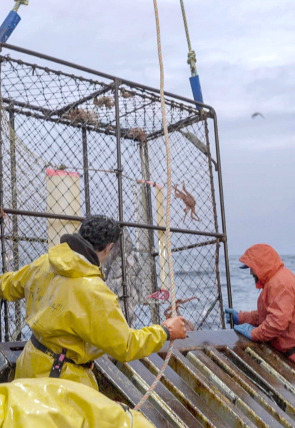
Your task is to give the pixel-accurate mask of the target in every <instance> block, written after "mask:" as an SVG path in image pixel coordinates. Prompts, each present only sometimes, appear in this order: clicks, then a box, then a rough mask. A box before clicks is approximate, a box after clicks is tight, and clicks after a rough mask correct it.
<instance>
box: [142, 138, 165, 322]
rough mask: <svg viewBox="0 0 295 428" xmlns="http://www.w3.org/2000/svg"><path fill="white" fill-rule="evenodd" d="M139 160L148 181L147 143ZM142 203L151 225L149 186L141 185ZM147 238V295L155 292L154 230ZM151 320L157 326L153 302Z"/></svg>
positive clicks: (156, 303) (144, 143) (155, 309)
mask: <svg viewBox="0 0 295 428" xmlns="http://www.w3.org/2000/svg"><path fill="white" fill-rule="evenodd" d="M139 148H140V159H141V172H142V176H143V179H144V180H145V181H150V180H151V176H150V168H149V152H148V145H147V141H143V142H140V145H139ZM142 202H143V210H144V216H145V219H144V221H145V222H146V223H147V224H150V225H152V224H153V212H152V197H151V187H150V185H149V184H143V192H142ZM146 237H147V241H148V281H149V282H150V284H149V287H150V289H149V290H147V291H148V294H152V293H153V292H155V291H156V290H157V270H156V264H155V259H154V258H153V257H152V256H151V254H154V253H155V241H154V230H152V229H148V230H147V231H146V233H145V234H144V238H146ZM150 311H151V320H152V323H154V324H158V323H159V322H160V313H159V303H158V302H157V301H154V302H152V303H150Z"/></svg>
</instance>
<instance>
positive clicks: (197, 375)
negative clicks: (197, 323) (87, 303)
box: [0, 330, 295, 428]
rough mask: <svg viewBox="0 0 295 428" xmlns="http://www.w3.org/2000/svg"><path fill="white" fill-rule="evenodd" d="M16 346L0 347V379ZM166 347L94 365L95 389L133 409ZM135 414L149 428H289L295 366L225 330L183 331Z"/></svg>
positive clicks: (294, 412)
mask: <svg viewBox="0 0 295 428" xmlns="http://www.w3.org/2000/svg"><path fill="white" fill-rule="evenodd" d="M24 344H25V343H24V342H13V343H12V342H11V343H1V345H0V363H1V367H0V368H1V370H0V381H1V382H6V381H7V380H9V377H10V376H11V369H13V367H14V365H15V362H16V359H17V357H18V355H19V353H20V352H21V350H22V348H23V346H24ZM167 350H168V346H165V347H164V348H162V349H161V351H160V352H158V353H157V354H152V355H151V356H150V357H149V358H145V359H142V360H136V361H132V362H130V363H124V364H122V363H118V362H116V361H114V360H112V359H111V358H110V357H107V356H103V357H102V358H99V359H98V360H96V361H95V367H94V373H95V375H96V377H97V380H98V383H99V386H100V391H101V392H103V393H104V394H106V395H107V396H108V397H110V398H112V399H114V400H119V401H122V402H125V403H126V404H127V405H129V406H130V407H134V406H135V405H136V404H137V403H138V402H139V400H140V399H141V397H142V395H143V394H144V392H145V391H146V389H147V388H148V385H151V383H152V382H153V380H154V377H155V375H156V374H157V372H158V371H159V370H160V369H161V367H162V365H163V359H164V358H165V355H166V352H167ZM141 411H142V412H143V413H144V414H145V415H146V417H147V418H148V419H150V420H151V421H152V422H153V423H154V424H155V426H156V427H157V428H166V427H167V428H168V427H175V428H176V427H193V428H197V427H201V426H202V427H218V428H219V427H220V428H221V427H229V426H230V427H272V428H273V427H281V426H282V427H294V426H295V364H293V363H292V362H291V361H290V360H288V359H286V358H285V357H284V356H283V355H282V354H281V353H279V352H277V351H275V350H274V349H272V348H271V347H269V346H268V345H266V344H258V343H253V342H250V341H248V340H247V339H246V338H244V337H242V336H239V335H237V334H236V333H235V332H234V331H233V330H219V331H197V332H189V333H188V338H187V339H185V340H183V341H181V340H178V341H175V342H174V347H173V353H172V356H171V359H170V363H169V366H168V367H167V368H166V370H165V373H164V376H163V378H162V381H161V382H160V383H159V384H158V385H157V387H156V389H155V391H154V393H153V394H152V396H151V397H150V398H149V400H148V401H147V402H146V403H145V404H144V405H143V406H142V408H141Z"/></svg>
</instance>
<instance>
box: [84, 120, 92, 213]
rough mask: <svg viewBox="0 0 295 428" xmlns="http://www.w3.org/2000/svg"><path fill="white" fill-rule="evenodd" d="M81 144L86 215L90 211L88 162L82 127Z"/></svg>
mask: <svg viewBox="0 0 295 428" xmlns="http://www.w3.org/2000/svg"><path fill="white" fill-rule="evenodd" d="M82 144H83V176H84V189H85V208H86V215H89V214H90V212H91V209H90V190H89V164H88V146H87V130H86V128H85V127H83V128H82Z"/></svg>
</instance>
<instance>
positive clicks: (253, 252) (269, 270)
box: [239, 244, 284, 288]
mask: <svg viewBox="0 0 295 428" xmlns="http://www.w3.org/2000/svg"><path fill="white" fill-rule="evenodd" d="M239 260H240V262H242V263H244V264H245V265H247V266H249V268H251V269H252V270H253V271H254V272H255V274H256V275H257V277H258V279H259V281H258V283H257V284H256V287H257V288H263V287H264V285H265V284H266V283H267V282H268V281H269V280H270V278H271V277H273V276H274V274H275V273H277V271H278V270H279V269H281V268H282V267H284V263H283V262H282V260H281V258H280V256H279V255H278V253H277V252H276V251H275V250H274V249H273V248H272V247H271V246H270V245H267V244H255V245H252V247H250V248H248V250H246V251H245V253H244V254H243V255H242V257H241V258H240V259H239Z"/></svg>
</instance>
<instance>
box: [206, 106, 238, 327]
mask: <svg viewBox="0 0 295 428" xmlns="http://www.w3.org/2000/svg"><path fill="white" fill-rule="evenodd" d="M211 113H212V114H213V120H214V135H215V147H216V160H217V170H218V185H219V198H220V210H221V223H222V232H223V234H224V235H225V236H226V238H227V234H226V221H225V208H224V196H223V184H222V174H221V160H220V146H219V136H218V128H217V117H216V112H215V110H214V109H212V108H211ZM223 246H224V258H225V272H226V284H227V298H228V304H229V307H230V308H232V306H233V301H232V290H231V282H230V269H229V256H228V246H227V239H226V240H225V241H224V242H223ZM231 326H232V327H233V323H232V322H231Z"/></svg>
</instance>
